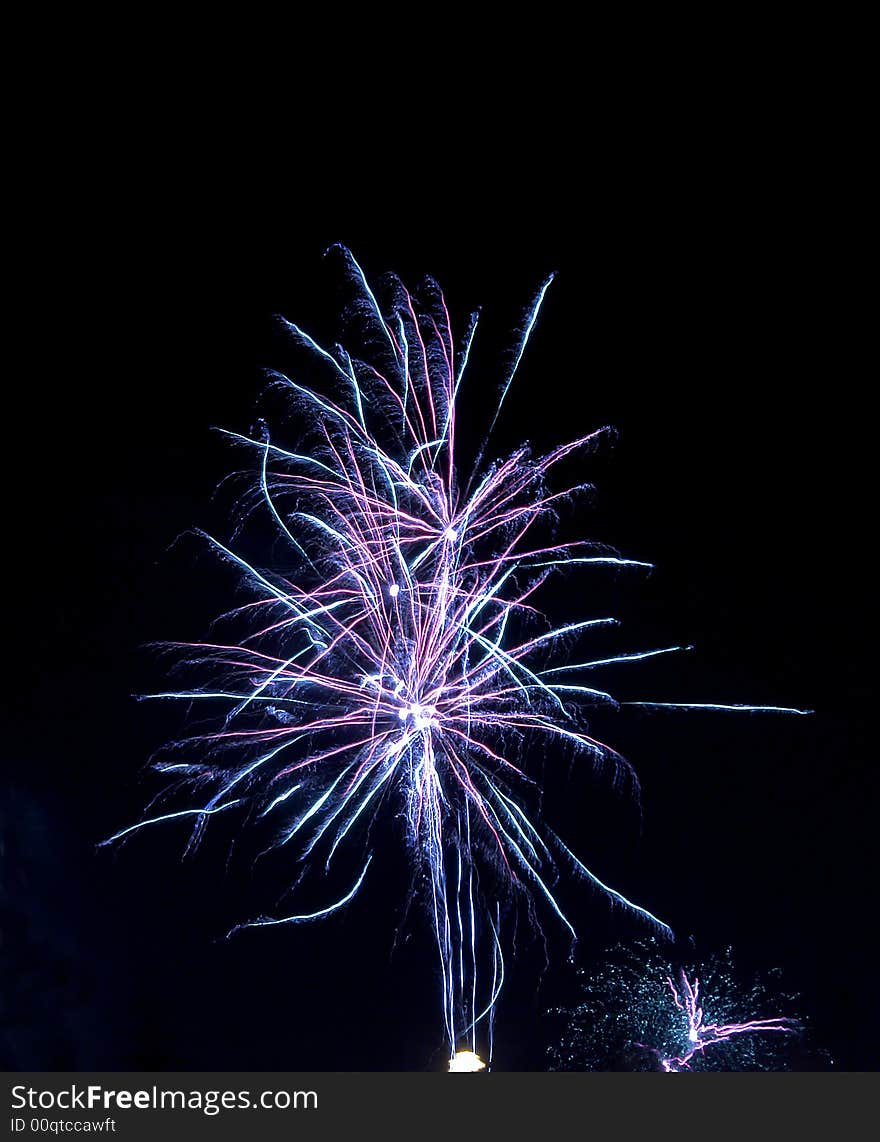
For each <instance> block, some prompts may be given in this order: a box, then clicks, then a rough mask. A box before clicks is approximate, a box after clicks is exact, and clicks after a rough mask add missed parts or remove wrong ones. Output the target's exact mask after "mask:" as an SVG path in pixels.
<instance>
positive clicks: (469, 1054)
mask: <svg viewBox="0 0 880 1142" xmlns="http://www.w3.org/2000/svg"><path fill="white" fill-rule="evenodd" d="M449 1069H450V1071H458V1072H464V1071H484V1070H485V1069H486V1064H485V1063H484V1062H483V1060H482V1059H481V1058H480V1056H479V1055H477V1054H476V1053H475V1052H474V1051H456V1052H455V1054H454V1055H453V1056H452V1058H451V1059H450V1060H449Z"/></svg>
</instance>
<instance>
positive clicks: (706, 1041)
mask: <svg viewBox="0 0 880 1142" xmlns="http://www.w3.org/2000/svg"><path fill="white" fill-rule="evenodd" d="M666 983H667V984H668V986H669V990H670V992H671V993H672V1000H673V1003H674V1004H675V1006H676V1008H677V1009H678V1010H679V1011H681V1012H682V1013H683V1014H684V1016H685V1018H686V1020H687V1046H686V1048H685V1049H684V1051H683V1052H682V1054H681V1055H664V1054H663V1052H662V1051H660V1050H658V1049H657V1048H656V1047H651V1046H649V1045H648V1044H646V1043H637V1044H636V1046H637V1047H642V1048H644V1049H645V1050H647V1051H650V1053H651V1054H652V1055H654V1056H655V1058H656V1059H657V1061H658V1062H659V1064H660V1068H661V1070H664V1071H667V1072H670V1071H673V1072H674V1071H683V1070H690V1069H691V1061H692V1060H693V1058H694V1056H695V1055H696V1054H697V1053H700V1054H702V1053H703V1052H704V1051H705V1050H706V1049H707V1048H708V1047H713V1046H716V1045H717V1044H719V1043H725V1042H727V1041H728V1040H729V1039H733V1038H734V1037H735V1036H737V1035H755V1034H768V1033H773V1032H776V1033H779V1034H783V1035H794V1034H797V1033H798V1031H799V1030H800V1027H799V1025H798V1024H796V1023H795V1022H794V1021H793V1020H791V1019H787V1018H785V1017H784V1016H778V1017H776V1018H773V1019H750V1020H748V1021H747V1022H745V1023H707V1022H706V1019H705V1014H704V1011H703V1008H702V1005H701V1002H700V981H699V980H698V979H697V978H696V976H695V977H694V979H693V982H691V980H690V979H689V978H688V976H687V975H686V973H685V971H684V969H682V970H680V971H679V973H678V987H676V986H675V984H674V983H673V981H672V978H671V977H670V976H667V977H666Z"/></svg>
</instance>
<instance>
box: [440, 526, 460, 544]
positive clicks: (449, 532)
mask: <svg viewBox="0 0 880 1142" xmlns="http://www.w3.org/2000/svg"><path fill="white" fill-rule="evenodd" d="M443 535H444V536H445V538H446V539H448V540H449V542H450V543H452V542H454V541H455V540H456V539H458V532H457V531H456V530H455V528H454V527H447V529H446V530H445V531H444V532H443Z"/></svg>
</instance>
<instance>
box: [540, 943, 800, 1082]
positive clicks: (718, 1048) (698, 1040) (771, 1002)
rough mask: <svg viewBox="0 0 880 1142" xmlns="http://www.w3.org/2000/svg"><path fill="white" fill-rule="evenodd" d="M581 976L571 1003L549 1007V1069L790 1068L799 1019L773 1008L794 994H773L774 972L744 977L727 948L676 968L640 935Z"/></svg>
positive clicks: (788, 1003)
mask: <svg viewBox="0 0 880 1142" xmlns="http://www.w3.org/2000/svg"><path fill="white" fill-rule="evenodd" d="M579 975H580V981H581V994H580V997H579V1001H578V1003H577V1004H576V1005H575V1006H573V1007H571V1008H565V1009H557V1010H556V1011H554V1012H552V1014H554V1015H559V1016H563V1017H565V1019H566V1026H565V1030H564V1032H563V1035H562V1037H561V1040H560V1041H559V1043H558V1044H557V1045H555V1046H553V1047H552V1048H551V1049H550V1065H551V1069H553V1070H595V1071H609V1070H622V1071H667V1072H672V1071H779V1070H789V1069H790V1058H789V1055H790V1048H791V1044H792V1042H793V1041H795V1040H797V1039H798V1038H799V1037H800V1034H801V1031H802V1024H801V1022H800V1021H799V1020H798V1019H797V1018H795V1017H794V1016H792V1015H778V1014H774V1013H773V1012H774V1011H777V1010H779V1009H780V1007H783V1008H784V1007H788V1008H789V1009H791V1008H792V1005H793V1003H794V998H795V997H793V996H791V995H784V994H781V993H779V992H776V993H775V994H774V990H773V987H772V978H773V973H770V974H769V975H768V977H767V979H766V980H759V979H756V980H754V981H752V982H751V983H744V982H743V980H742V979H741V978H739V977H738V976H737V973H736V972H735V970H734V965H733V960H732V953H731V950H730V949H729V948H728V949H727V950H726V951H725V952H724V954H723V955H721V956H717V957H713V958H712V959H710V960H709V961H708V962H707V963H706V964H704V965H702V966H700V967H697V966H695V965H680V964H673V963H671V962H670V957H669V953H668V951H667V952H665V953H664V951H662V950H661V948H660V946H659V945H658V944H657V943H656V942H655V941H653V940H648V941H640V942H638V943H637V944H636V945H634V947H633V948H621V947H618V948H616V949H614V951H613V952H612V954H611V956H610V958H609V961H608V963H607V964H606V966H605V967H604V968H603V969H602V970H600V971H598V972H593V973H589V972H586V971H581V972H580V973H579Z"/></svg>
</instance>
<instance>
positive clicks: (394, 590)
mask: <svg viewBox="0 0 880 1142" xmlns="http://www.w3.org/2000/svg"><path fill="white" fill-rule="evenodd" d="M388 594H389V595H390V596H391V598H392V599H396V598H397V596H398V595H399V594H400V587H399V586H398V584H397V583H392V584H391V586H390V587H389V588H388Z"/></svg>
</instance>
